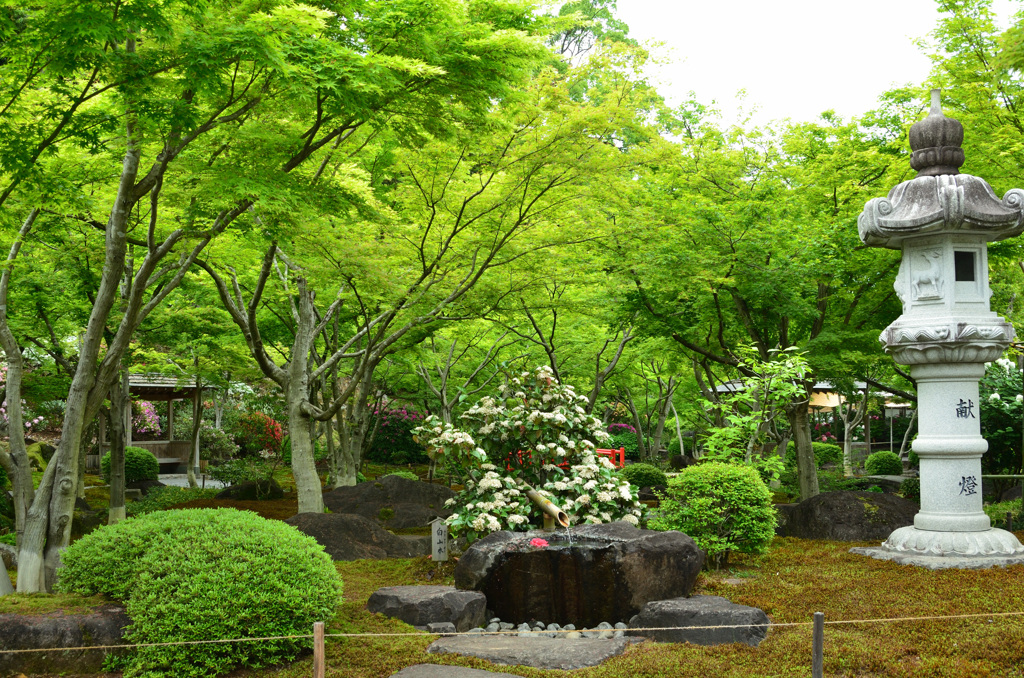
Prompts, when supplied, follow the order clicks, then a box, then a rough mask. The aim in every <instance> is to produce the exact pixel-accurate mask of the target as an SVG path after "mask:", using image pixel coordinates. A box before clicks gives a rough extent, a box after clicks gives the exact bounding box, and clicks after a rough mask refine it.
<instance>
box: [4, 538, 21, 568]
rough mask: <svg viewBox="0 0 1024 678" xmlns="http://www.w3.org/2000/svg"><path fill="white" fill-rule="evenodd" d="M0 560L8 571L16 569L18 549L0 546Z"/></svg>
mask: <svg viewBox="0 0 1024 678" xmlns="http://www.w3.org/2000/svg"><path fill="white" fill-rule="evenodd" d="M0 560H3V562H4V567H6V568H7V569H8V570H17V569H18V549H17V548H15V547H14V546H11V545H10V544H0Z"/></svg>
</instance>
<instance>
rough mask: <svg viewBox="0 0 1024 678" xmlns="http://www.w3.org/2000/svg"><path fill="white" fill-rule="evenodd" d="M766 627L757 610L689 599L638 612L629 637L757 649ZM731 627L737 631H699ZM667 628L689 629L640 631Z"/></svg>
mask: <svg viewBox="0 0 1024 678" xmlns="http://www.w3.org/2000/svg"><path fill="white" fill-rule="evenodd" d="M768 623H769V622H768V615H766V614H765V613H764V611H763V610H761V609H759V608H756V607H749V606H747V605H737V604H736V603H732V602H729V601H728V600H726V599H725V598H722V597H721V596H691V597H689V598H672V599H670V600H655V601H652V602H650V603H647V604H646V605H644V607H643V609H642V610H640V614H638V615H636V616H635V617H633V618H632V619H631V620H630V621H629V628H630V631H629V635H630V636H643V637H645V638H650V639H651V640H654V641H656V642H659V643H692V644H694V645H724V644H726V643H746V644H747V645H752V646H754V647H756V646H757V645H759V644H760V643H761V641H762V640H764V639H765V636H767V635H768ZM733 625H735V626H737V628H726V629H723V628H713V629H702V628H699V627H702V626H733ZM666 626H678V627H691V628H679V629H675V630H671V631H643V630H640V629H644V628H662V627H666ZM692 627H697V628H692Z"/></svg>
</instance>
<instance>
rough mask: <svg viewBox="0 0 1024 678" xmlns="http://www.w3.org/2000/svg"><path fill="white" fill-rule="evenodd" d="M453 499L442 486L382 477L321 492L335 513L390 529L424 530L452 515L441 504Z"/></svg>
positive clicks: (447, 489) (451, 494)
mask: <svg viewBox="0 0 1024 678" xmlns="http://www.w3.org/2000/svg"><path fill="white" fill-rule="evenodd" d="M454 496H455V493H454V492H452V490H451V489H450V488H448V487H446V486H445V485H439V484H436V483H425V482H422V481H418V480H409V479H407V478H400V477H398V476H385V477H383V478H378V479H377V480H370V481H367V482H365V483H358V484H356V485H353V486H351V487H339V488H337V489H335V490H331V491H330V492H325V493H324V504H325V505H327V507H328V508H330V509H331V511H333V512H334V513H354V514H356V515H361V516H363V517H364V518H368V519H370V520H373V521H375V522H377V523H379V524H381V525H383V526H385V527H387V528H389V529H392V530H397V529H402V528H406V527H424V526H426V525H429V524H430V521H431V520H433V519H434V518H438V517H441V518H447V517H448V516H450V515H451V514H452V512H451V510H449V509H447V508H445V505H444V503H445V502H446V501H447V500H448V499H451V498H452V497H454Z"/></svg>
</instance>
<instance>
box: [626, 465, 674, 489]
mask: <svg viewBox="0 0 1024 678" xmlns="http://www.w3.org/2000/svg"><path fill="white" fill-rule="evenodd" d="M619 475H620V476H622V477H623V478H625V479H626V480H628V481H629V484H630V485H636V486H637V487H655V486H662V487H664V486H666V485H668V476H666V475H665V472H664V471H662V470H661V469H660V468H658V467H657V466H652V465H650V464H630V465H629V466H627V467H626V468H624V469H622V470H621V471H619Z"/></svg>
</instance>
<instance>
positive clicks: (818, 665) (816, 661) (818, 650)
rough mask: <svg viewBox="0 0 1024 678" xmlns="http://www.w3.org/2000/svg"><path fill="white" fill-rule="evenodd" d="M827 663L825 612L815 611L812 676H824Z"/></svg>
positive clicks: (818, 677)
mask: <svg viewBox="0 0 1024 678" xmlns="http://www.w3.org/2000/svg"><path fill="white" fill-rule="evenodd" d="M824 664H825V614H824V613H823V612H815V613H814V648H813V654H812V656H811V678H824V674H823V673H822V672H823V671H824V668H825V667H824Z"/></svg>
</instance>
